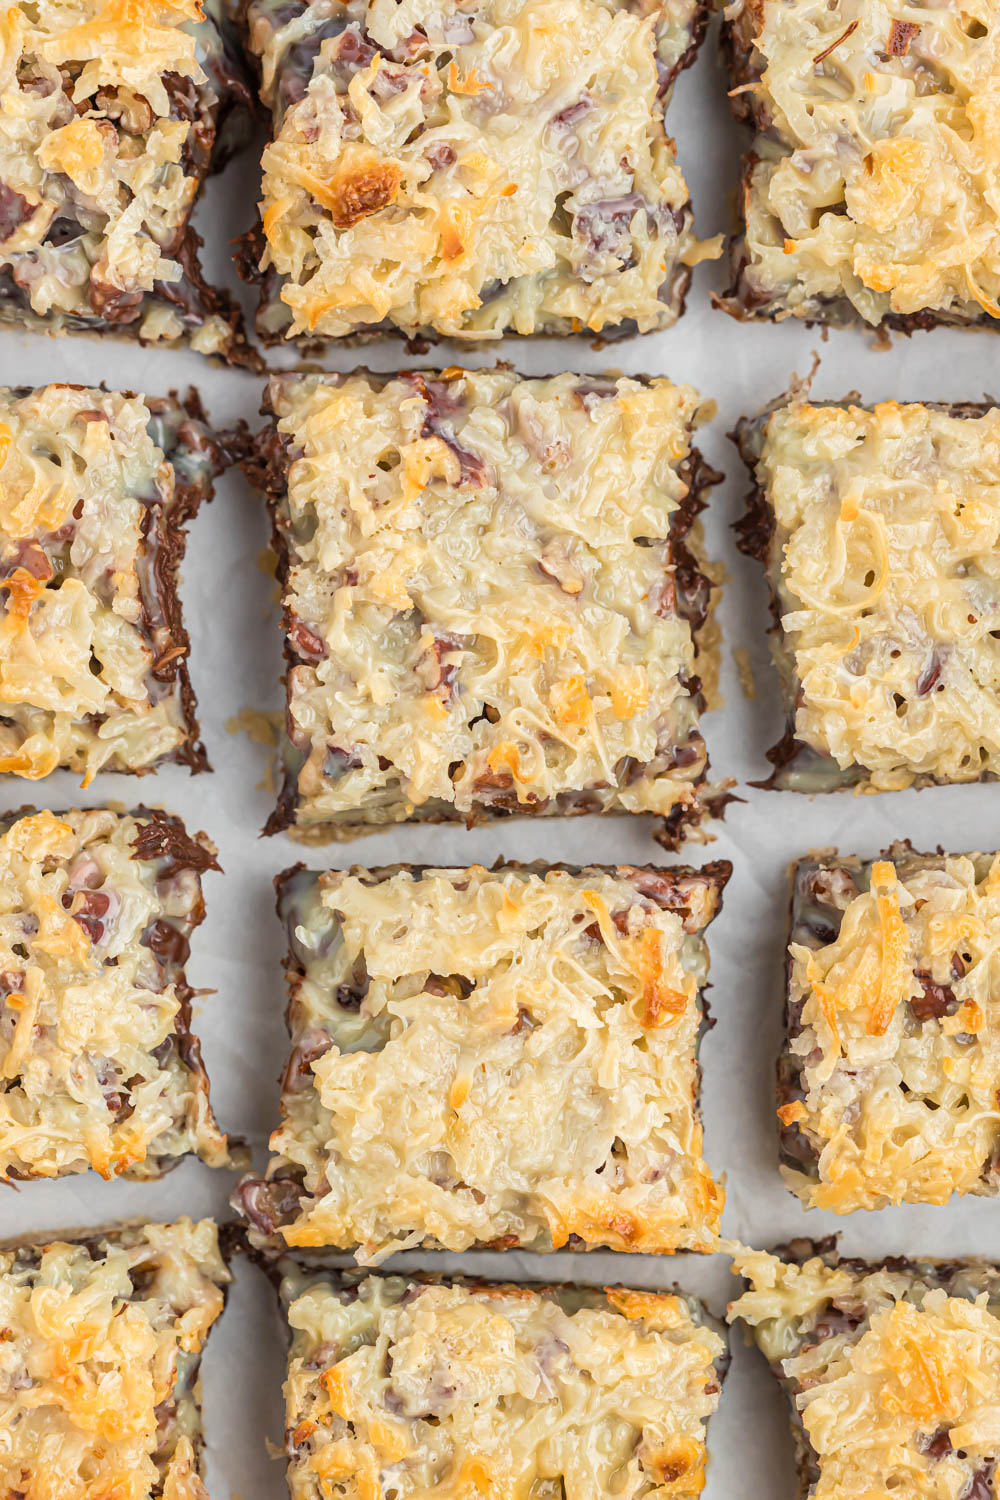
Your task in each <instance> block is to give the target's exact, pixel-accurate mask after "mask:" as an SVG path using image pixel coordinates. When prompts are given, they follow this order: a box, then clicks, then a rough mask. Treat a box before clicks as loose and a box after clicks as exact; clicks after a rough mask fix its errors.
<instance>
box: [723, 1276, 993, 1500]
mask: <svg viewBox="0 0 1000 1500" xmlns="http://www.w3.org/2000/svg"><path fill="white" fill-rule="evenodd" d="M734 1269H736V1270H737V1271H739V1272H741V1273H742V1274H743V1275H744V1276H745V1277H746V1278H747V1279H748V1281H749V1283H750V1289H749V1290H748V1291H747V1292H745V1293H744V1295H743V1296H742V1297H740V1298H738V1299H737V1301H736V1302H735V1303H733V1304H732V1306H731V1307H730V1318H731V1319H733V1320H735V1319H736V1318H740V1319H742V1320H743V1321H744V1322H746V1323H747V1324H749V1325H750V1328H751V1331H752V1332H753V1335H754V1338H755V1339H756V1341H757V1343H758V1344H759V1346H760V1348H761V1350H762V1351H763V1352H764V1354H765V1355H766V1356H767V1358H768V1359H769V1360H770V1362H771V1366H772V1368H773V1369H774V1370H775V1372H776V1373H777V1374H778V1376H779V1379H780V1380H781V1381H782V1384H783V1385H784V1387H785V1389H786V1391H787V1394H788V1396H789V1399H790V1401H791V1403H792V1407H793V1412H794V1421H795V1426H796V1429H797V1438H798V1443H799V1450H800V1460H801V1470H802V1473H803V1476H804V1484H805V1485H808V1493H809V1495H810V1497H811V1500H872V1497H874V1496H883V1495H894V1494H902V1495H906V1496H907V1497H908V1500H909V1497H913V1500H959V1497H964V1500H989V1497H990V1496H992V1495H993V1494H994V1493H995V1484H994V1474H995V1470H996V1454H997V1447H998V1442H1000V1426H998V1418H997V1413H998V1410H1000V1274H998V1271H997V1268H996V1267H995V1266H993V1265H990V1264H988V1263H986V1262H984V1261H975V1260H969V1261H955V1262H949V1263H948V1264H947V1265H945V1264H938V1263H935V1262H933V1261H931V1262H919V1263H912V1262H905V1261H899V1260H897V1261H888V1262H886V1264H885V1265H884V1266H879V1265H877V1264H876V1265H866V1264H865V1263H864V1262H860V1261H846V1262H839V1263H838V1262H837V1261H836V1259H835V1257H832V1256H824V1257H823V1258H822V1259H820V1258H819V1257H814V1258H813V1259H810V1260H807V1261H806V1262H805V1264H803V1265H790V1264H787V1263H786V1262H784V1261H781V1260H779V1259H778V1258H777V1257H776V1256H773V1255H767V1254H764V1253H763V1252H759V1251H743V1252H741V1253H740V1254H738V1255H737V1256H736V1259H735V1264H734ZM805 1476H808V1477H805Z"/></svg>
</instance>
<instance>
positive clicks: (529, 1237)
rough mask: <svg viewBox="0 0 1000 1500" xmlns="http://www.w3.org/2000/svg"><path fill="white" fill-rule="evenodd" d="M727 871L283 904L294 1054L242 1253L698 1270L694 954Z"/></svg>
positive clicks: (703, 1193) (359, 891) (314, 881)
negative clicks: (671, 1258)
mask: <svg viewBox="0 0 1000 1500" xmlns="http://www.w3.org/2000/svg"><path fill="white" fill-rule="evenodd" d="M730 873H731V867H730V866H729V865H728V864H724V863H718V864H714V865H706V866H705V867H704V868H703V869H701V870H691V869H684V868H672V869H656V868H652V867H647V868H641V869H636V868H633V867H631V866H619V867H617V868H615V867H611V868H602V867H599V866H591V867H588V868H584V869H550V868H548V867H546V866H544V865H534V866H531V865H526V866H511V865H499V866H497V867H496V868H495V869H494V870H485V869H483V867H482V866H473V867H472V868H470V869H463V870H432V869H424V870H419V869H417V870H414V869H412V868H402V867H398V866H397V867H393V868H390V869H385V870H363V869H356V870H354V871H352V872H351V873H349V874H348V873H345V872H343V871H330V872H328V873H326V874H322V875H320V874H314V873H311V872H309V871H306V870H303V869H301V868H296V869H294V870H291V871H289V872H288V873H287V874H286V875H284V876H282V877H280V878H279V881H278V892H279V900H278V909H279V914H280V916H281V917H282V918H283V920H284V922H285V925H286V927H287V930H288V933H289V940H290V945H291V946H290V952H289V956H288V959H287V962H286V973H287V977H288V983H289V991H290V996H291V998H290V1004H289V1010H288V1022H289V1029H290V1031H291V1035H292V1042H293V1048H292V1054H291V1057H290V1059H289V1062H288V1066H287V1067H286V1069H285V1073H284V1077H283V1080H282V1117H283V1118H282V1125H281V1127H280V1129H279V1130H277V1131H276V1132H275V1134H274V1136H273V1137H272V1140H271V1145H272V1148H273V1150H274V1151H275V1152H276V1153H277V1154H276V1155H275V1156H274V1157H273V1158H272V1160H271V1162H270V1165H269V1168H268V1174H267V1179H266V1180H265V1181H261V1180H260V1179H247V1180H245V1181H244V1182H243V1183H242V1184H241V1186H240V1188H239V1189H238V1192H237V1197H236V1202H237V1204H238V1206H239V1207H240V1208H241V1209H242V1211H243V1212H244V1213H245V1214H246V1216H247V1217H248V1219H249V1220H250V1223H251V1226H252V1232H253V1234H254V1235H255V1236H261V1235H262V1236H263V1237H264V1239H265V1240H267V1239H268V1238H269V1237H271V1236H274V1235H276V1234H278V1235H280V1238H279V1240H278V1243H281V1240H282V1239H283V1240H284V1243H285V1244H287V1245H291V1246H297V1247H298V1246H303V1247H304V1246H309V1247H312V1246H323V1245H327V1246H336V1247H340V1248H355V1247H356V1251H357V1258H358V1260H362V1261H376V1260H379V1259H382V1258H384V1257H385V1256H386V1255H389V1254H391V1253H392V1252H393V1251H396V1250H403V1249H407V1248H409V1247H411V1246H414V1245H431V1246H436V1247H443V1248H445V1249H448V1250H464V1249H468V1248H469V1247H471V1246H475V1245H490V1246H492V1247H494V1248H500V1249H507V1248H510V1247H512V1246H525V1247H531V1248H534V1249H543V1250H547V1249H559V1248H560V1247H562V1246H564V1245H567V1244H570V1245H572V1246H581V1247H587V1246H591V1245H609V1246H611V1247H612V1248H614V1249H616V1250H635V1251H654V1252H668V1253H669V1252H671V1251H674V1250H680V1249H686V1250H706V1251H707V1250H712V1249H713V1248H714V1247H715V1242H716V1240H717V1238H718V1229H719V1216H720V1213H721V1210H722V1203H723V1192H722V1189H721V1187H719V1186H718V1185H717V1184H716V1183H715V1182H714V1181H713V1179H712V1176H711V1173H710V1172H709V1169H708V1167H707V1165H706V1164H705V1161H704V1158H703V1156H702V1132H701V1119H700V1114H699V1110H698V1091H699V1084H700V1073H699V1069H698V1062H697V1051H698V1043H699V1039H700V1035H701V1032H702V1030H703V1028H704V1026H705V1010H704V1007H703V1004H702V1000H701V990H702V987H703V986H704V984H705V982H706V978H707V974H708V967H709V959H708V949H707V946H706V943H705V938H704V931H705V928H706V927H707V926H708V924H709V922H710V921H711V920H712V918H713V916H714V915H715V913H716V912H717V911H718V909H719V906H720V904H721V899H722V890H723V887H724V886H725V883H726V881H727V880H728V878H729V875H730Z"/></svg>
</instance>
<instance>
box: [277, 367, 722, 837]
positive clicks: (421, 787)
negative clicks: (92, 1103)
mask: <svg viewBox="0 0 1000 1500" xmlns="http://www.w3.org/2000/svg"><path fill="white" fill-rule="evenodd" d="M271 402H272V406H273V409H274V411H275V413H276V416H277V438H276V437H275V433H274V431H273V430H272V431H271V432H270V433H268V432H265V434H264V435H263V437H262V446H263V448H264V450H265V452H266V454H267V455H268V467H267V470H266V473H265V478H264V481H263V482H264V483H266V484H268V485H269V486H270V489H271V495H272V498H273V500H274V501H275V506H276V521H277V531H278V536H279V540H280V542H281V545H282V546H283V547H284V548H285V549H287V556H288V567H287V576H286V587H285V606H286V630H287V636H288V656H289V661H290V670H289V674H288V698H289V724H290V737H291V742H290V745H289V747H288V752H289V753H288V763H287V764H288V772H287V781H286V793H285V803H286V813H285V815H284V816H283V817H282V820H281V822H279V823H278V825H277V826H283V824H284V822H286V821H289V820H290V819H291V816H292V813H293V811H294V814H295V818H296V821H297V822H298V823H299V825H301V826H309V825H326V828H327V832H328V833H329V834H331V835H333V836H337V826H338V825H340V827H341V828H342V829H346V828H349V829H351V830H352V831H355V830H356V827H357V825H358V824H362V825H364V824H378V823H391V822H398V821H401V820H404V819H407V818H410V817H414V816H416V817H435V818H440V817H465V818H471V817H475V816H476V815H477V813H480V812H482V811H484V810H485V811H486V812H487V813H488V812H489V811H490V810H500V811H507V812H511V811H515V812H549V813H565V812H569V811H583V810H586V811H598V810H615V811H623V812H637V813H638V812H654V813H660V814H664V815H669V814H671V813H674V812H675V813H676V814H677V815H678V816H680V815H682V814H694V815H695V817H696V816H697V815H698V812H699V810H700V799H699V794H698V786H699V783H700V782H701V781H702V780H703V778H704V774H705V767H706V764H707V759H706V756H705V751H704V744H703V742H702V739H701V736H700V734H699V732H698V729H697V721H698V714H699V710H700V708H701V706H702V704H703V698H702V695H701V682H700V681H699V679H698V678H696V677H695V676H694V673H695V671H696V670H697V669H698V668H700V667H701V665H702V661H701V660H698V661H697V667H696V658H697V656H698V646H697V641H696V636H697V634H698V632H699V631H700V630H701V627H702V626H703V625H704V623H705V619H706V615H707V613H708V598H709V582H708V580H707V579H706V578H705V577H704V576H703V575H702V574H701V573H699V572H698V570H697V564H696V562H695V559H694V557H693V556H692V555H691V553H690V552H689V551H688V548H687V541H690V542H691V545H692V546H693V547H695V548H697V546H698V540H697V537H695V538H694V539H692V538H691V537H688V535H687V534H688V527H689V526H690V524H691V519H692V516H693V515H694V513H695V512H696V511H697V508H698V505H699V482H700V484H701V486H702V487H703V486H704V482H705V481H704V480H703V479H702V480H701V481H699V478H698V471H697V464H698V460H697V455H696V454H694V453H692V450H691V447H690V432H691V429H692V428H693V426H694V425H696V423H697V422H698V420H699V416H700V413H699V406H698V397H697V395H696V394H695V392H694V391H693V390H691V389H690V387H687V386H675V385H672V384H671V383H670V382H669V381H668V380H652V381H649V382H648V383H641V382H639V381H636V380H630V379H620V380H617V381H606V380H600V379H598V380H589V379H588V380H583V379H579V378H577V377H575V376H572V375H561V376H558V377H556V378H555V379H551V380H521V379H519V378H518V377H517V376H516V375H514V374H513V373H512V372H510V371H508V370H488V371H477V372H464V371H458V370H454V371H448V372H446V374H445V376H443V377H434V376H431V375H427V376H424V375H421V374H416V373H414V374H405V375H401V376H398V377H396V378H394V379H389V380H385V381H379V380H377V379H376V378H375V377H371V376H368V375H365V374H361V375H351V376H342V377H333V376H326V377H318V376H307V377H301V376H277V377H275V378H274V379H273V380H272V382H271ZM282 441H283V442H284V444H285V454H282V450H281V448H280V443H281V442H282ZM275 454H277V458H278V461H277V462H275V461H274V460H275ZM285 455H286V456H285ZM276 470H277V471H279V472H277V473H276V472H275V471H276ZM259 477H260V476H259V474H258V478H259ZM696 530H697V528H696ZM685 538H687V541H686V540H685ZM702 660H704V657H703V658H702ZM341 836H343V835H342V834H341Z"/></svg>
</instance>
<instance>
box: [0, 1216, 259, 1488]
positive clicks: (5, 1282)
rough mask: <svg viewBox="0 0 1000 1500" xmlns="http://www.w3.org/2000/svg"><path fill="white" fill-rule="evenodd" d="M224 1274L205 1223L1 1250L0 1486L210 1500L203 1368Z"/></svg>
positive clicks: (185, 1222) (153, 1226) (211, 1226)
mask: <svg viewBox="0 0 1000 1500" xmlns="http://www.w3.org/2000/svg"><path fill="white" fill-rule="evenodd" d="M228 1281H229V1273H228V1271H227V1270H226V1267H225V1265H224V1263H223V1261H222V1258H221V1256H220V1254H219V1247H218V1237H217V1233H216V1227H215V1225H214V1224H213V1223H212V1221H211V1220H210V1219H203V1220H202V1221H201V1222H200V1223H197V1224H195V1223H192V1221H191V1220H190V1219H179V1220H178V1221H177V1223H175V1224H144V1225H141V1226H139V1227H137V1228H130V1229H124V1230H116V1231H111V1232H109V1233H107V1234H106V1235H105V1234H100V1233H99V1232H98V1233H97V1234H96V1235H95V1236H94V1237H93V1238H92V1239H89V1240H87V1241H86V1242H85V1243H83V1244H70V1243H66V1242H64V1241H59V1240H57V1241H54V1242H53V1243H51V1244H46V1245H39V1246H26V1247H25V1248H23V1249H14V1250H8V1251H5V1252H2V1253H0V1429H2V1431H3V1434H4V1441H3V1443H2V1444H0V1491H2V1493H3V1494H4V1495H20V1496H23V1497H24V1500H50V1497H51V1496H54V1495H58V1496H59V1500H94V1497H96V1496H98V1495H101V1496H104V1495H107V1496H111V1495H114V1496H115V1500H148V1497H150V1496H152V1495H157V1496H162V1497H163V1500H207V1491H206V1490H205V1487H204V1485H203V1483H202V1480H201V1475H200V1471H199V1463H198V1452H199V1448H200V1445H201V1415H200V1412H199V1388H198V1381H197V1376H198V1364H199V1361H200V1357H201V1351H202V1349H203V1347H204V1344H205V1341H206V1339H207V1337H208V1334H209V1331H210V1329H211V1327H212V1324H213V1323H214V1322H215V1320H216V1318H217V1317H218V1316H219V1314H220V1313H221V1311H222V1305H223V1291H222V1288H223V1286H224V1285H225V1283H226V1282H228Z"/></svg>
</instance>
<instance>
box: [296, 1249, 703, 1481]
mask: <svg viewBox="0 0 1000 1500" xmlns="http://www.w3.org/2000/svg"><path fill="white" fill-rule="evenodd" d="M288 1316H289V1321H290V1323H291V1326H292V1330H293V1343H292V1350H291V1357H290V1361H289V1368H288V1379H287V1381H286V1382H285V1401H286V1410H287V1449H288V1454H289V1458H290V1463H289V1469H288V1475H289V1486H290V1489H291V1493H292V1497H293V1500H320V1497H322V1496H324V1495H327V1494H331V1493H334V1492H335V1493H337V1494H338V1495H341V1496H343V1497H345V1500H354V1497H357V1500H363V1497H367V1496H372V1495H376V1494H379V1493H381V1492H382V1489H383V1487H384V1488H386V1489H388V1488H391V1489H392V1490H393V1491H394V1492H395V1493H396V1494H397V1495H400V1496H402V1495H414V1496H416V1495H427V1494H429V1493H431V1492H433V1493H434V1494H435V1495H439V1496H441V1497H442V1500H447V1497H449V1496H451V1497H454V1500H460V1497H462V1496H467V1495H469V1494H474V1493H478V1494H489V1495H511V1496H513V1495H524V1496H527V1495H533V1496H538V1497H545V1496H556V1495H558V1494H560V1493H562V1492H565V1493H566V1494H567V1495H609V1494H614V1495H618V1496H621V1497H623V1500H635V1497H639V1496H654V1495H655V1496H668V1495H669V1496H671V1497H676V1500H693V1497H694V1496H696V1495H698V1494H700V1493H701V1490H702V1487H703V1485H704V1482H705V1462H706V1451H705V1424H706V1419H707V1418H708V1417H709V1416H710V1415H711V1413H712V1412H713V1411H714V1410H715V1407H716V1405H717V1402H718V1394H719V1384H720V1375H719V1372H718V1370H717V1368H716V1365H715V1363H714V1362H715V1361H718V1360H720V1358H721V1357H722V1356H723V1354H724V1351H725V1344H724V1341H723V1339H722V1338H721V1337H720V1336H719V1334H718V1333H716V1332H715V1330H714V1329H713V1328H710V1327H707V1326H705V1325H704V1324H703V1323H702V1321H701V1320H702V1317H703V1310H702V1309H701V1307H700V1305H699V1304H698V1303H697V1302H696V1301H695V1300H694V1299H693V1298H691V1299H689V1298H685V1297H683V1296H679V1295H672V1294H666V1293H659V1294H657V1293H653V1292H633V1291H626V1290H624V1289H622V1288H608V1289H607V1290H606V1291H605V1292H603V1293H602V1292H600V1291H592V1292H588V1291H584V1290H573V1291H565V1292H563V1291H556V1290H551V1289H548V1288H539V1289H528V1288H526V1287H523V1286H520V1287H518V1286H483V1285H475V1284H470V1285H453V1286H443V1285H424V1284H420V1283H408V1282H406V1281H404V1280H403V1279H402V1278H401V1277H392V1278H385V1279H382V1278H370V1279H367V1280H364V1281H362V1282H360V1283H359V1285H358V1286H357V1289H356V1291H355V1290H354V1289H351V1288H348V1289H344V1290H339V1289H337V1288H334V1287H333V1286H331V1285H329V1283H326V1282H322V1281H321V1282H319V1283H316V1284H314V1285H312V1286H309V1287H307V1288H306V1289H305V1290H304V1291H302V1292H301V1294H300V1295H298V1296H297V1297H295V1298H294V1300H293V1301H292V1303H291V1306H290V1307H289V1311H288Z"/></svg>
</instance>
